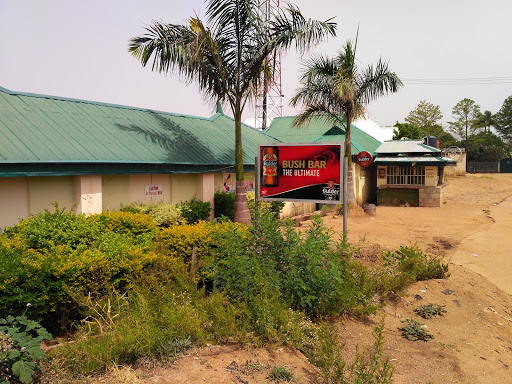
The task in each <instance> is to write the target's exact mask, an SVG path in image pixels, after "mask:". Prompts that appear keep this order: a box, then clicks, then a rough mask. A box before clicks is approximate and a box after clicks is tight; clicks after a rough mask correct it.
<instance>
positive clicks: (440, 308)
mask: <svg viewBox="0 0 512 384" xmlns="http://www.w3.org/2000/svg"><path fill="white" fill-rule="evenodd" d="M414 312H416V313H417V314H418V315H420V316H421V317H423V318H424V319H431V318H432V317H437V316H443V314H444V313H446V309H445V305H439V304H426V305H420V306H419V307H418V308H416V309H414Z"/></svg>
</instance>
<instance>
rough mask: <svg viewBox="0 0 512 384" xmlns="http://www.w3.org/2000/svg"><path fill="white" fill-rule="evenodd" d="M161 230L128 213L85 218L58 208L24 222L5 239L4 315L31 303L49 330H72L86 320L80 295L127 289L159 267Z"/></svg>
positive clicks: (0, 303)
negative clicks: (156, 240) (156, 241)
mask: <svg viewBox="0 0 512 384" xmlns="http://www.w3.org/2000/svg"><path fill="white" fill-rule="evenodd" d="M156 231H157V227H156V224H155V222H154V220H153V219H152V218H151V217H149V216H146V215H143V214H132V213H128V212H107V213H104V214H100V215H92V216H89V217H85V216H84V215H73V214H72V213H70V212H65V211H64V210H59V209H58V208H56V209H55V212H53V213H50V212H48V211H46V212H44V213H42V214H40V215H36V216H32V217H30V218H28V219H25V220H23V221H21V222H20V223H19V225H17V226H14V227H12V228H9V229H8V230H6V232H5V234H4V235H2V236H0V316H7V315H19V314H21V313H22V311H23V310H24V308H22V307H21V304H20V303H26V302H30V303H32V309H31V311H32V314H33V316H34V318H35V319H36V320H37V321H42V324H43V325H44V326H45V327H46V328H49V329H51V330H52V331H58V330H59V328H61V327H67V326H68V325H69V323H70V322H72V321H73V320H75V319H77V318H79V317H80V314H79V308H78V306H77V304H76V303H75V302H74V301H73V299H72V296H73V295H74V294H82V293H84V294H87V293H89V292H90V293H91V294H92V295H93V296H95V297H97V296H101V295H103V294H104V292H105V290H108V289H109V287H115V288H117V289H125V288H126V287H128V286H129V284H130V282H131V280H132V275H134V274H136V273H140V271H141V270H144V269H145V268H146V267H148V266H150V265H152V264H153V263H154V262H155V260H156V259H157V255H156V254H155V253H153V252H151V251H150V248H151V247H152V240H153V237H154V236H155V233H156Z"/></svg>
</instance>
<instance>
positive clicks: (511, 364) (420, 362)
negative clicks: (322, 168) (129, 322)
mask: <svg viewBox="0 0 512 384" xmlns="http://www.w3.org/2000/svg"><path fill="white" fill-rule="evenodd" d="M511 196H512V175H467V176H465V177H457V178H453V179H451V180H449V181H448V185H447V186H446V187H445V189H444V202H445V203H444V204H443V206H442V207H440V208H412V207H382V206H379V207H377V212H376V215H375V216H374V217H370V216H367V215H366V214H364V212H363V211H362V210H360V209H356V210H353V211H352V212H350V214H349V220H348V229H349V233H348V237H349V241H350V242H351V243H353V244H355V245H357V246H358V247H360V249H361V252H360V254H359V255H360V257H362V258H369V259H371V258H375V254H376V253H377V252H379V250H384V249H389V250H395V249H397V248H398V247H399V246H400V245H410V244H417V245H418V246H419V247H420V248H422V249H423V250H424V251H426V252H427V253H430V254H435V255H439V256H440V257H443V259H444V260H445V262H449V263H450V273H451V276H450V277H449V278H448V279H445V280H431V281H428V282H421V283H417V284H415V285H413V286H412V287H410V288H409V289H408V290H407V292H406V293H405V294H404V295H402V296H401V297H400V298H398V299H397V300H395V301H394V302H389V303H387V305H386V306H385V308H384V309H383V310H382V311H381V313H378V314H377V315H375V316H373V317H370V318H368V319H366V320H364V321H356V320H353V319H341V318H337V319H333V321H334V322H335V324H336V325H337V326H338V329H339V334H340V340H341V341H342V342H344V343H346V345H345V348H344V353H345V355H346V359H347V360H348V361H350V360H351V359H352V357H353V356H354V353H355V349H356V346H359V348H360V349H361V348H363V349H364V348H365V347H366V346H369V345H371V343H372V341H373V339H372V335H371V334H372V330H373V328H374V327H375V325H376V324H377V323H378V321H379V319H380V318H381V316H382V315H385V324H386V325H385V335H386V351H387V354H388V355H389V356H390V358H391V359H392V363H393V364H394V366H395V368H396V372H395V376H394V382H395V383H403V384H405V383H408V384H409V383H441V384H444V383H482V384H486V383H492V384H502V383H503V384H505V383H512V278H511V273H512V258H511V256H512V255H510V254H509V250H510V249H512V197H511ZM324 220H325V223H326V224H327V225H329V226H331V227H333V228H334V229H335V230H336V231H338V232H339V231H341V228H342V224H343V223H342V221H341V220H342V219H341V217H336V216H326V217H325V218H324ZM304 225H307V223H304ZM428 303H435V304H440V305H445V306H446V307H445V308H446V310H447V313H446V314H445V315H444V316H443V317H439V318H434V319H429V320H423V319H421V318H420V317H419V316H418V315H416V314H415V313H414V308H416V307H417V306H418V305H420V304H428ZM408 318H413V319H416V320H418V321H420V322H422V323H424V324H426V326H427V328H428V331H429V332H430V333H432V334H433V335H434V339H432V340H430V341H428V342H423V341H416V342H412V341H407V340H406V339H404V338H403V337H402V335H401V332H400V330H399V328H400V327H401V326H403V324H402V323H401V321H402V320H404V319H408ZM274 366H282V367H285V368H288V369H291V370H292V371H293V373H294V377H295V379H294V380H295V381H294V382H295V383H318V382H320V381H319V379H318V376H317V374H316V373H317V371H316V368H315V367H313V366H312V365H311V364H309V363H308V361H307V359H306V358H305V357H304V356H303V355H301V354H300V353H298V352H296V351H288V350H283V349H278V350H267V349H246V348H245V347H243V346H238V345H228V346H210V347H203V348H198V349H195V350H193V351H192V352H191V353H189V354H188V355H187V356H184V357H183V358H181V359H179V360H178V361H176V362H174V363H173V364H171V365H169V366H167V367H160V368H154V369H151V370H147V369H146V370H141V369H138V370H136V371H132V370H128V369H125V370H115V371H113V372H111V373H110V378H109V377H108V376H104V377H103V378H101V379H99V380H98V382H119V383H123V382H124V383H161V384H164V383H212V384H214V383H251V384H254V383H269V382H271V381H270V379H269V372H270V369H271V368H272V367H274ZM256 368H257V369H256ZM109 380H111V381H109Z"/></svg>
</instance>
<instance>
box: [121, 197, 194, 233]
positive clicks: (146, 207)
mask: <svg viewBox="0 0 512 384" xmlns="http://www.w3.org/2000/svg"><path fill="white" fill-rule="evenodd" d="M120 211H121V212H128V213H142V214H146V215H149V216H151V217H152V218H153V219H154V220H155V223H156V224H157V225H158V226H161V227H169V226H171V225H177V224H182V223H185V222H186V220H185V218H184V217H183V215H182V212H181V205H180V204H172V203H163V202H162V203H157V204H144V203H131V204H128V205H125V206H122V207H121V209H120Z"/></svg>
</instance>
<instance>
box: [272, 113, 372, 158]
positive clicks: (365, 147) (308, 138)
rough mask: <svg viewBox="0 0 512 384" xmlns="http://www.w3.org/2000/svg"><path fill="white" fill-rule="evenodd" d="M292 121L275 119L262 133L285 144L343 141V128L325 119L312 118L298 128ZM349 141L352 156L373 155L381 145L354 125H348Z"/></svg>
mask: <svg viewBox="0 0 512 384" xmlns="http://www.w3.org/2000/svg"><path fill="white" fill-rule="evenodd" d="M294 120H295V116H284V117H276V118H275V119H274V120H272V124H271V125H270V127H268V128H267V129H266V130H265V131H264V133H266V134H267V135H271V136H273V137H276V138H278V139H279V140H281V141H283V142H286V143H322V142H330V143H337V142H344V141H345V129H344V127H338V126H334V125H333V123H332V122H331V121H329V120H327V119H325V118H321V117H316V118H313V119H311V120H310V121H309V123H308V124H306V125H305V126H303V127H300V128H298V127H295V126H294V125H293V121H294ZM350 139H351V143H352V153H353V154H356V153H358V152H360V151H368V152H370V153H372V154H374V153H375V150H376V149H377V148H378V147H379V145H380V144H381V143H380V141H379V140H377V139H375V138H374V137H372V136H370V135H369V134H367V133H366V132H364V131H362V130H361V129H359V128H357V127H356V126H355V125H354V124H350Z"/></svg>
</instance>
